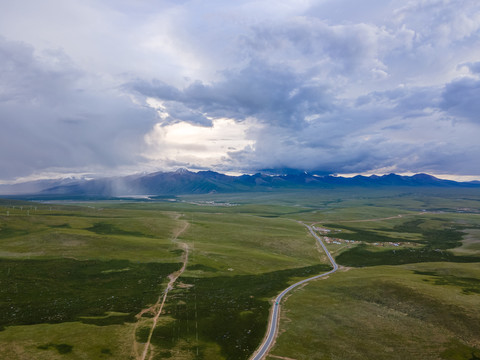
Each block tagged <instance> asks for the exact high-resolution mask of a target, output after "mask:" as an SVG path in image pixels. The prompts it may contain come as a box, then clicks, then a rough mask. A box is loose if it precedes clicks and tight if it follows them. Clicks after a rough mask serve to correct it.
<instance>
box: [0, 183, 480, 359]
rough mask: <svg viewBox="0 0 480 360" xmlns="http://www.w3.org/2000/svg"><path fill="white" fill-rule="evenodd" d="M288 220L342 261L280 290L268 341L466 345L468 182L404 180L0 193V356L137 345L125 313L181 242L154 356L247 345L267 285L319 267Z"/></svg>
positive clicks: (476, 209)
mask: <svg viewBox="0 0 480 360" xmlns="http://www.w3.org/2000/svg"><path fill="white" fill-rule="evenodd" d="M300 221H302V222H305V223H309V224H315V226H318V227H324V228H328V229H330V230H332V232H331V233H330V234H329V235H328V236H331V237H332V238H336V239H338V240H339V244H334V243H330V244H328V247H329V249H330V250H331V252H332V254H333V255H334V256H335V257H336V260H337V262H338V263H339V264H341V265H343V266H346V267H345V268H343V269H342V271H341V272H337V273H335V274H333V275H331V276H329V277H328V278H327V279H324V280H318V281H315V282H313V283H310V284H309V285H307V286H305V287H302V288H301V289H299V290H296V291H294V293H293V294H291V295H290V296H289V297H288V300H287V301H285V302H284V303H283V304H282V320H281V333H280V336H279V338H278V339H277V342H276V345H275V347H274V348H273V350H272V352H271V354H272V355H275V356H283V357H289V358H293V359H376V358H379V359H380V358H382V359H403V358H418V356H417V355H418V354H421V358H422V359H469V360H471V359H476V358H479V357H480V354H479V349H480V344H479V343H478V334H479V333H480V328H479V327H478V324H479V323H480V321H479V320H480V319H479V315H478V314H479V313H480V311H479V310H480V292H479V291H480V290H479V286H480V284H479V278H480V268H479V264H480V248H479V243H480V233H479V231H480V191H478V190H475V189H421V190H418V189H411V188H398V189H376V190H373V189H340V190H331V189H325V190H315V191H288V192H287V191H285V192H276V193H273V192H264V193H256V194H226V195H225V194H209V195H197V196H179V197H176V198H173V199H163V198H160V199H159V200H158V201H153V202H152V201H150V202H143V201H130V202H129V201H108V202H101V203H100V202H81V203H76V204H74V203H63V204H48V203H45V204H39V203H28V202H16V201H13V200H0V348H1V349H2V354H6V355H5V356H6V358H8V359H32V358H35V359H67V358H71V359H86V358H88V359H108V358H110V359H135V354H139V349H134V348H133V347H134V344H135V343H136V344H137V346H141V345H142V343H144V342H145V341H146V338H147V336H148V332H149V325H151V323H152V322H151V319H150V318H149V317H150V316H151V314H149V313H145V314H144V315H143V318H142V319H140V320H138V319H137V318H136V317H135V315H136V314H138V313H139V311H140V310H141V309H145V308H147V307H149V306H150V305H152V304H153V303H155V301H156V300H157V299H158V297H159V295H160V294H161V293H162V292H163V291H164V289H165V286H166V283H167V281H168V279H167V276H168V275H169V274H171V273H173V272H174V271H176V270H178V269H179V268H180V267H181V261H182V257H183V255H184V252H183V250H182V248H181V247H180V246H179V245H178V244H177V241H181V242H183V243H186V244H188V248H189V258H188V263H187V268H186V270H185V272H184V273H183V274H182V276H181V277H180V278H179V279H178V281H177V282H176V284H175V286H174V289H172V290H171V291H170V292H169V295H168V298H167V302H166V303H165V307H164V310H163V313H162V315H161V316H160V318H159V321H158V324H157V327H156V328H155V331H154V332H153V336H152V340H151V341H152V346H153V349H154V351H153V358H154V359H164V358H171V359H247V358H248V357H249V356H250V355H251V354H252V352H253V351H254V350H255V349H256V347H257V346H258V344H259V343H260V342H261V340H262V338H263V336H264V334H265V331H266V326H267V319H268V312H269V308H270V305H271V299H272V298H273V297H274V296H275V295H276V294H278V293H279V292H280V291H281V290H283V289H284V288H286V287H287V286H288V285H290V284H292V283H294V282H295V281H297V280H299V279H302V278H305V277H309V276H312V275H315V274H318V273H322V272H325V271H327V270H328V269H330V265H329V264H328V261H327V258H326V256H325V255H324V254H323V253H322V251H320V250H319V248H318V245H317V244H316V242H315V240H314V238H313V237H312V236H311V235H310V234H309V233H308V231H307V229H306V228H305V227H304V226H303V225H302V224H301V223H300ZM186 222H187V223H188V224H189V226H188V227H187V228H186V231H185V232H183V233H181V234H180V236H179V238H178V239H177V240H175V235H174V234H176V233H178V230H179V229H181V228H182V227H183V226H184V225H185V223H186ZM345 240H355V242H350V241H349V242H346V241H345ZM0 357H1V356H0ZM272 359H274V358H273V357H272Z"/></svg>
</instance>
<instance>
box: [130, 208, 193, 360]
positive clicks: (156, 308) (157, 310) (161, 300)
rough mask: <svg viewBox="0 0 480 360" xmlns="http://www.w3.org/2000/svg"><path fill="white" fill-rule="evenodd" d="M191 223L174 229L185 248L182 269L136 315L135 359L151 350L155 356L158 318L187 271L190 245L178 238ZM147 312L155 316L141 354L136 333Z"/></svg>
mask: <svg viewBox="0 0 480 360" xmlns="http://www.w3.org/2000/svg"><path fill="white" fill-rule="evenodd" d="M179 217H180V215H177V216H176V217H175V220H177V219H178V218H179ZM189 225H190V224H189V223H188V222H187V221H184V225H183V226H182V227H179V228H178V229H177V230H176V231H174V233H173V238H172V241H173V242H174V243H176V244H177V245H178V246H180V247H181V248H182V249H183V255H182V263H183V264H182V267H181V268H180V270H178V271H175V272H174V273H172V274H170V275H168V278H169V279H170V281H169V282H168V285H167V288H166V289H165V290H164V291H163V292H162V293H161V294H160V296H159V297H158V300H157V302H156V303H155V304H154V305H152V306H150V307H149V308H146V309H143V310H142V311H140V312H139V313H138V314H137V315H136V316H135V317H136V318H137V323H136V325H135V329H134V334H133V336H134V340H133V352H134V354H135V359H136V360H145V359H146V358H147V355H148V354H149V352H150V356H149V359H152V358H153V354H154V353H153V351H151V348H150V347H151V346H150V343H151V340H152V335H153V331H154V330H155V327H156V326H157V322H158V318H159V317H160V315H161V314H162V310H163V306H164V305H165V301H166V300H167V296H168V292H169V291H170V290H172V289H173V287H174V285H175V282H176V281H177V279H178V278H179V277H180V275H182V274H183V272H184V271H185V268H186V267H187V263H188V251H189V248H188V245H187V243H184V242H179V241H177V239H178V237H179V236H180V234H182V233H183V232H184V231H186V230H187V228H188V226H189ZM145 313H151V314H154V316H153V322H152V325H151V327H150V331H149V333H148V338H147V342H146V343H145V344H144V348H143V351H142V353H141V354H139V351H138V350H139V349H138V347H139V344H138V343H137V341H136V339H135V334H136V332H137V329H138V325H139V323H140V321H139V320H140V319H141V318H142V315H143V314H145Z"/></svg>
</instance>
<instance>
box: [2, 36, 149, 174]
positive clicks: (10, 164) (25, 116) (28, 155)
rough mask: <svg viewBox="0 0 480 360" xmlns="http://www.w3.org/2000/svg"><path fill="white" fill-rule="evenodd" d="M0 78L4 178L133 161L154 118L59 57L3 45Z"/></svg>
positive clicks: (8, 43) (12, 44) (16, 44)
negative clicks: (95, 82) (44, 171)
mask: <svg viewBox="0 0 480 360" xmlns="http://www.w3.org/2000/svg"><path fill="white" fill-rule="evenodd" d="M0 79H1V82H0V125H1V129H2V131H1V132H0V153H1V154H2V156H0V169H1V170H0V176H1V178H4V179H5V178H12V177H17V176H23V175H28V174H30V173H33V172H35V171H36V170H38V169H48V168H62V167H64V168H75V167H76V168H90V169H91V168H93V167H95V166H106V167H115V166H119V165H123V164H125V163H132V162H135V161H138V157H137V156H136V155H135V154H136V153H138V150H139V149H141V147H142V142H143V139H142V138H143V134H144V133H145V132H147V131H148V130H149V128H150V127H151V125H152V123H153V119H154V114H153V111H152V110H151V109H146V108H142V107H139V106H136V105H133V104H132V103H131V102H130V101H128V100H127V99H125V97H124V96H122V95H120V94H118V93H116V92H115V91H112V90H111V89H109V90H104V89H101V88H95V87H94V86H92V84H91V83H92V80H91V79H88V77H86V75H85V74H83V73H81V72H80V71H79V70H78V69H76V68H74V67H73V65H72V63H71V62H70V60H69V59H68V57H67V56H65V54H63V53H62V52H61V51H56V52H49V53H45V54H41V56H36V55H35V54H34V51H33V49H32V48H31V47H30V46H28V45H26V44H22V43H19V42H11V41H7V40H5V39H4V38H0ZM126 100H127V101H126ZM6 154H8V155H6Z"/></svg>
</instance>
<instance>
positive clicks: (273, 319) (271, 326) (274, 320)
mask: <svg viewBox="0 0 480 360" xmlns="http://www.w3.org/2000/svg"><path fill="white" fill-rule="evenodd" d="M302 224H303V223H302ZM303 225H305V226H306V227H307V228H308V230H309V231H310V233H311V234H312V235H313V236H314V237H315V239H317V241H318V242H319V243H320V245H321V246H322V248H323V250H324V251H325V254H327V256H328V259H329V260H330V262H331V263H332V266H333V269H332V270H330V271H328V272H326V273H323V274H320V275H316V276H312V277H311V278H308V279H304V280H302V281H299V282H297V283H295V284H293V285H290V286H289V287H288V288H286V289H285V290H283V291H282V292H281V293H280V294H278V296H277V297H276V298H275V302H274V304H273V308H272V311H271V313H270V320H269V322H268V330H267V335H266V336H265V340H264V341H263V343H262V344H260V346H259V348H258V349H257V351H256V352H255V353H254V354H253V355H252V357H250V360H261V359H263V357H264V356H265V355H267V353H268V350H269V349H270V347H271V346H272V344H273V341H274V340H275V337H276V334H277V328H278V319H279V312H280V301H281V300H282V298H283V297H284V296H285V295H286V294H287V293H288V292H289V291H291V290H293V289H295V288H296V287H297V286H300V285H302V284H305V283H306V282H309V281H311V280H315V279H318V278H321V277H323V276H327V275H329V274H332V273H334V272H335V271H337V270H338V265H337V263H336V262H335V260H334V259H333V257H332V255H330V252H329V251H328V250H327V247H326V246H325V244H324V243H323V241H322V239H321V238H320V237H319V236H318V235H317V234H315V232H314V231H313V229H312V227H311V226H308V225H307V224H303Z"/></svg>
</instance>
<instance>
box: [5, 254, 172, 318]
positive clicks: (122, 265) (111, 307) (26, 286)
mask: <svg viewBox="0 0 480 360" xmlns="http://www.w3.org/2000/svg"><path fill="white" fill-rule="evenodd" d="M179 268H180V265H179V264H175V263H166V264H161V263H132V262H129V261H127V260H110V261H99V260H84V261H78V260H73V259H50V260H47V259H38V260H10V259H8V260H7V259H1V260H0V285H1V286H0V299H1V300H0V326H10V325H28V324H41V323H58V322H64V321H75V320H79V321H82V322H84V323H89V324H95V325H111V324H115V323H123V322H124V321H133V319H134V315H135V314H137V313H138V312H139V311H140V310H141V309H142V307H143V306H144V305H145V304H148V303H152V302H155V301H156V299H157V297H158V294H159V293H160V292H161V291H162V285H163V284H162V283H163V282H164V281H165V278H166V276H167V275H168V274H170V273H172V272H173V271H175V270H178V269H179ZM108 312H120V313H124V314H123V315H120V316H118V315H117V316H105V314H106V313H108ZM93 316H96V317H100V318H89V317H93Z"/></svg>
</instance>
